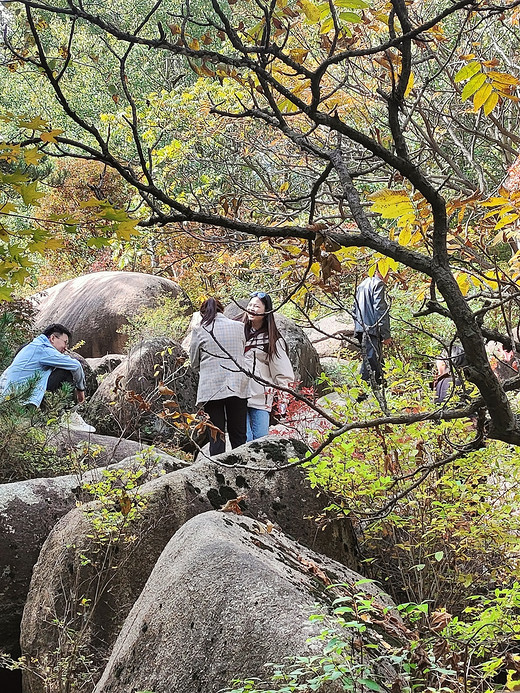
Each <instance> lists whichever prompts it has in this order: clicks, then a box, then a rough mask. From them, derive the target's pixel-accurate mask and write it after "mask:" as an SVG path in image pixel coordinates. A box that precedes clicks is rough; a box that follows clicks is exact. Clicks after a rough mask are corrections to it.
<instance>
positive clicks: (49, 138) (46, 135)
mask: <svg viewBox="0 0 520 693" xmlns="http://www.w3.org/2000/svg"><path fill="white" fill-rule="evenodd" d="M62 132H63V130H59V129H58V130H49V131H48V132H42V134H41V135H40V139H41V140H43V141H44V142H52V143H53V144H56V141H57V140H56V137H57V136H58V135H61V133H62Z"/></svg>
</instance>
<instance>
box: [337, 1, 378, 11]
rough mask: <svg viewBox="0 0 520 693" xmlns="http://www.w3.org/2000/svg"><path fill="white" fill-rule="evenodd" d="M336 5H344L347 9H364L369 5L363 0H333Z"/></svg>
mask: <svg viewBox="0 0 520 693" xmlns="http://www.w3.org/2000/svg"><path fill="white" fill-rule="evenodd" d="M334 4H335V5H336V7H346V8H348V9H349V10H364V9H366V8H367V7H369V5H368V2H365V0H334Z"/></svg>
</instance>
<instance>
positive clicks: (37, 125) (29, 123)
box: [18, 116, 49, 130]
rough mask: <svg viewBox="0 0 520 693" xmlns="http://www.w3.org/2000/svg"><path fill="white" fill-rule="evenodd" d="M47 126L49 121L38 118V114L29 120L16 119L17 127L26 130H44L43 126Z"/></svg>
mask: <svg viewBox="0 0 520 693" xmlns="http://www.w3.org/2000/svg"><path fill="white" fill-rule="evenodd" d="M48 126H49V123H48V122H47V121H46V120H43V119H42V118H40V116H36V117H35V118H32V119H31V120H24V119H23V118H20V119H19V121H18V127H20V128H26V129H27V130H45V128H46V127H48Z"/></svg>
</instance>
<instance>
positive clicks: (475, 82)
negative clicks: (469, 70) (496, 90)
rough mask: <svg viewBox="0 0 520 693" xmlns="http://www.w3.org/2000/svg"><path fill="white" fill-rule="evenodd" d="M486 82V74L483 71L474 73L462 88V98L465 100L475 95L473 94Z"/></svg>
mask: <svg viewBox="0 0 520 693" xmlns="http://www.w3.org/2000/svg"><path fill="white" fill-rule="evenodd" d="M485 82H486V75H485V74H484V73H483V72H479V73H477V74H476V75H474V76H473V77H472V78H471V79H470V80H469V82H468V83H467V84H466V86H465V87H464V89H463V90H462V94H461V99H462V100H463V101H466V100H467V99H469V97H470V96H473V94H474V93H475V92H476V91H478V90H479V89H480V88H481V87H482V85H483V84H485Z"/></svg>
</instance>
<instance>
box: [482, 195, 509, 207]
mask: <svg viewBox="0 0 520 693" xmlns="http://www.w3.org/2000/svg"><path fill="white" fill-rule="evenodd" d="M506 203H509V200H508V199H507V198H506V197H490V198H489V200H486V201H485V202H481V207H499V206H500V205H503V204H506Z"/></svg>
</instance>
